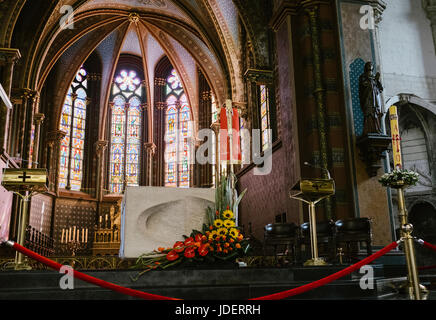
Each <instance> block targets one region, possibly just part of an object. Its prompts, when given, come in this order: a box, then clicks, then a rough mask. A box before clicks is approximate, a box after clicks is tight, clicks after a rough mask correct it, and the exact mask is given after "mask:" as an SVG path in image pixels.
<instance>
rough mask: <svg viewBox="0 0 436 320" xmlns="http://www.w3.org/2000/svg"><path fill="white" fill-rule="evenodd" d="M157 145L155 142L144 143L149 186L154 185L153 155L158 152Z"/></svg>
mask: <svg viewBox="0 0 436 320" xmlns="http://www.w3.org/2000/svg"><path fill="white" fill-rule="evenodd" d="M156 148H157V147H156V145H155V144H154V143H153V142H146V143H144V149H145V151H146V154H147V156H146V157H147V166H146V168H147V176H148V179H147V186H150V187H151V186H153V157H154V155H155V154H156Z"/></svg>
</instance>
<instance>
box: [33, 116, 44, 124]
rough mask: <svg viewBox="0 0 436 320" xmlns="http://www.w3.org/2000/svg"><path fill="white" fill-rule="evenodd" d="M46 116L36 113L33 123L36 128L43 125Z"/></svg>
mask: <svg viewBox="0 0 436 320" xmlns="http://www.w3.org/2000/svg"><path fill="white" fill-rule="evenodd" d="M44 119H45V115H44V114H43V113H35V114H34V115H33V121H34V123H35V125H36V126H39V125H41V123H42V122H43V121H44Z"/></svg>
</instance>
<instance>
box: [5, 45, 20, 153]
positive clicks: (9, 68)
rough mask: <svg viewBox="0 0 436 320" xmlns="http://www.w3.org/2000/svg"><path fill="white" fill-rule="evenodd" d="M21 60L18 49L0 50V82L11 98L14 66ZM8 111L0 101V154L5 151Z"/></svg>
mask: <svg viewBox="0 0 436 320" xmlns="http://www.w3.org/2000/svg"><path fill="white" fill-rule="evenodd" d="M20 58H21V54H20V51H19V50H18V49H11V48H0V66H1V67H3V74H1V78H0V82H1V84H2V86H3V89H4V90H5V92H6V95H7V96H8V97H10V96H11V91H12V79H13V73H14V65H15V63H16V62H17V60H18V59H20ZM9 113H10V112H9V109H8V108H7V107H6V105H5V104H4V103H3V101H1V99H0V153H3V152H4V151H5V150H6V141H7V140H8V139H7V136H6V135H7V132H8V130H7V127H8V122H9V121H8V120H9Z"/></svg>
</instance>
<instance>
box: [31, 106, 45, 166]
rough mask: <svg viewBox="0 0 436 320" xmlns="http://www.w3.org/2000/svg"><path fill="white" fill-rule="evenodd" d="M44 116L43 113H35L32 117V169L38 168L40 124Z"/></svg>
mask: <svg viewBox="0 0 436 320" xmlns="http://www.w3.org/2000/svg"><path fill="white" fill-rule="evenodd" d="M44 118H45V115H44V114H43V113H36V114H35V116H34V124H35V139H34V140H33V154H32V168H37V167H39V163H38V155H39V136H40V132H41V124H42V122H43V121H44Z"/></svg>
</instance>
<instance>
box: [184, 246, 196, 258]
mask: <svg viewBox="0 0 436 320" xmlns="http://www.w3.org/2000/svg"><path fill="white" fill-rule="evenodd" d="M185 257H186V258H188V259H191V258H194V257H195V248H193V247H190V248H186V250H185Z"/></svg>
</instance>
